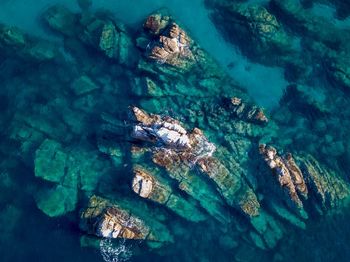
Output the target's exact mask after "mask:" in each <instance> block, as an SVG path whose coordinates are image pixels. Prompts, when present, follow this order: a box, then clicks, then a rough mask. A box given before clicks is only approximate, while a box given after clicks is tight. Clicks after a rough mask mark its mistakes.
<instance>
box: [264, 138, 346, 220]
mask: <svg viewBox="0 0 350 262" xmlns="http://www.w3.org/2000/svg"><path fill="white" fill-rule="evenodd" d="M259 152H260V154H261V155H262V157H263V159H264V161H265V163H266V164H267V166H268V167H269V169H270V170H271V171H272V173H273V175H274V176H275V177H276V178H277V181H278V183H279V185H280V187H282V188H284V189H285V191H286V194H285V195H284V196H281V198H282V199H284V200H283V202H284V203H285V208H287V209H289V210H290V212H293V213H295V214H297V215H298V216H299V218H300V219H307V218H308V217H310V216H312V215H314V214H315V213H316V214H317V213H318V214H322V213H323V212H327V210H329V209H330V208H334V207H336V206H338V205H340V203H341V201H344V200H345V199H347V198H348V196H349V193H350V191H349V186H348V185H347V183H346V182H345V181H344V180H342V178H340V177H339V176H338V175H336V173H335V172H334V171H331V170H330V169H328V168H326V167H324V166H322V165H321V164H320V163H319V162H318V161H317V160H316V159H315V158H314V157H312V156H311V155H308V154H303V153H300V154H298V155H297V156H295V157H293V156H292V154H291V153H287V154H285V155H282V156H280V155H278V152H277V150H276V149H275V148H274V147H271V146H266V145H264V144H261V145H260V146H259ZM266 175H268V174H266ZM270 181H271V180H270ZM270 183H271V182H270Z"/></svg>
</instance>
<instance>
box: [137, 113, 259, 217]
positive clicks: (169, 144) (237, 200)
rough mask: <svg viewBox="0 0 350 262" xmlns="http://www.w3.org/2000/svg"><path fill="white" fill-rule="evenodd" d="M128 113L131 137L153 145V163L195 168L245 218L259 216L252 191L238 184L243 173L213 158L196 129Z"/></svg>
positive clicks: (170, 120)
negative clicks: (132, 118)
mask: <svg viewBox="0 0 350 262" xmlns="http://www.w3.org/2000/svg"><path fill="white" fill-rule="evenodd" d="M132 110H133V114H134V116H135V119H136V121H137V122H136V123H135V125H134V128H133V133H132V136H133V137H134V138H136V139H140V140H144V141H148V142H151V143H153V144H156V145H157V147H156V149H154V150H152V151H153V156H152V160H153V162H154V163H156V164H157V165H159V166H162V167H165V168H166V169H167V170H168V171H170V172H176V169H179V170H181V169H182V168H181V166H185V167H186V166H187V168H193V167H194V166H197V167H199V170H200V171H201V172H202V173H203V174H205V175H206V176H208V177H209V178H210V179H211V181H213V182H214V184H215V185H216V187H217V190H218V192H219V193H220V194H221V195H222V196H223V198H224V199H225V200H226V202H227V203H228V204H229V205H231V206H233V207H235V208H237V209H238V210H240V211H241V212H243V213H244V214H245V215H247V216H249V217H251V216H257V215H258V214H259V208H260V204H259V202H258V200H257V198H256V196H255V194H254V192H253V191H252V190H251V189H250V188H249V186H248V185H246V184H245V183H244V182H242V181H241V173H243V172H242V171H241V170H240V167H239V165H238V164H236V165H235V166H234V169H232V170H229V169H227V168H226V167H225V166H224V165H223V164H222V163H221V161H219V160H218V159H217V158H216V157H214V153H215V151H216V146H215V145H214V144H212V143H210V142H209V141H208V140H207V138H206V137H205V136H204V134H203V132H202V131H201V130H200V129H198V128H194V129H193V130H192V131H191V132H188V131H186V129H185V128H183V127H182V124H181V123H180V122H179V121H177V120H175V119H173V118H170V117H168V116H165V117H161V116H160V115H154V114H148V113H146V112H144V111H142V110H141V109H139V108H137V107H133V108H132ZM232 161H234V160H232ZM174 170H175V171H174Z"/></svg>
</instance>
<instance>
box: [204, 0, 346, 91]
mask: <svg viewBox="0 0 350 262" xmlns="http://www.w3.org/2000/svg"><path fill="white" fill-rule="evenodd" d="M304 2H305V1H304ZM206 4H207V6H208V7H210V8H211V9H212V20H213V22H214V24H216V26H217V27H218V28H219V29H220V30H221V31H223V33H224V35H227V37H228V38H229V40H230V41H231V42H233V43H234V44H236V45H238V46H239V47H240V49H241V50H242V52H243V53H244V54H245V55H246V56H248V57H249V58H250V59H252V60H254V61H257V62H259V63H263V64H267V65H278V66H282V67H283V68H284V69H285V77H286V79H288V80H289V81H293V82H305V81H309V80H310V78H312V77H313V76H314V75H315V74H319V71H322V73H325V74H327V75H328V76H329V78H330V79H331V80H334V81H333V82H334V84H335V85H336V86H341V87H348V86H349V85H348V84H349V83H348V80H347V79H348V73H347V70H346V68H347V66H346V62H345V61H346V60H348V59H344V57H348V56H349V55H348V54H349V51H348V47H347V43H348V39H349V36H350V35H349V32H348V30H345V29H341V28H337V27H336V26H335V25H333V24H332V23H329V22H328V21H326V20H325V19H324V18H323V17H321V16H317V15H315V14H314V13H312V11H310V10H308V9H307V8H305V5H303V4H302V3H300V2H299V1H292V0H290V1H289V0H288V1H273V0H271V1H269V3H268V4H266V5H256V4H249V3H231V2H230V1H207V2H206ZM345 9H346V8H345ZM290 31H291V32H292V33H293V34H291V33H288V32H290ZM305 62H306V63H305ZM307 64H315V65H318V66H316V67H314V68H311V67H308V66H307Z"/></svg>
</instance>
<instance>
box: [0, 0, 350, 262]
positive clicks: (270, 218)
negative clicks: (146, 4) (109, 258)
mask: <svg viewBox="0 0 350 262" xmlns="http://www.w3.org/2000/svg"><path fill="white" fill-rule="evenodd" d="M78 2H79V5H80V7H81V9H82V10H80V11H77V10H75V11H72V10H70V9H68V8H67V7H65V6H63V5H54V6H49V7H48V8H47V9H46V10H44V11H43V13H42V17H41V20H40V22H41V24H42V25H43V27H45V28H46V30H49V31H50V33H51V34H52V35H53V36H54V37H53V39H52V40H50V41H49V40H46V39H43V38H39V37H36V36H31V34H30V33H28V32H24V31H22V30H21V29H19V28H16V27H13V26H11V25H0V51H1V54H0V58H1V59H2V60H1V61H0V65H1V68H2V72H4V74H1V75H0V79H1V85H2V90H1V91H0V110H1V112H2V114H3V117H2V118H1V119H0V121H1V125H0V132H1V134H2V140H3V142H2V143H1V146H0V149H1V150H0V155H1V161H0V163H2V167H3V168H2V171H1V172H0V175H1V177H2V179H1V181H0V192H8V190H9V188H13V190H14V192H16V190H18V191H19V190H23V191H25V192H26V194H27V195H26V201H32V202H30V203H31V207H33V208H34V209H35V210H36V211H37V212H38V213H39V214H40V216H43V217H44V218H45V219H47V220H49V221H54V222H57V221H59V223H58V224H60V225H62V224H64V225H66V224H69V225H74V226H72V227H74V233H75V234H77V235H78V236H79V237H81V241H80V244H81V246H82V247H83V248H91V247H94V248H96V247H97V248H101V246H99V244H98V243H103V242H102V241H105V240H106V239H108V240H111V241H118V239H119V240H120V239H124V240H125V241H126V243H127V244H129V243H132V245H134V246H133V248H134V252H135V256H136V257H137V256H141V255H142V254H147V255H149V256H150V257H155V258H157V259H158V260H157V259H156V260H155V261H159V259H160V258H161V260H162V261H204V260H201V258H203V257H205V258H207V260H205V261H215V260H217V261H286V260H287V259H288V256H289V254H288V253H287V252H282V251H285V250H289V249H291V250H296V249H297V248H301V249H303V247H299V246H297V247H295V243H294V244H292V243H291V242H290V241H289V240H288V239H289V238H290V236H292V235H293V237H294V239H299V240H298V243H297V244H298V245H301V246H302V245H303V243H302V242H300V241H303V239H300V238H302V236H304V235H306V234H308V232H309V231H308V230H310V228H313V227H314V226H315V225H319V224H320V223H321V224H322V221H325V220H327V219H328V218H329V217H331V216H342V215H343V214H344V212H345V210H346V208H347V207H348V200H349V193H350V187H349V177H348V174H347V170H348V169H349V168H350V164H349V163H350V142H349V141H350V135H349V132H348V128H347V127H348V126H350V120H349V119H350V118H349V116H350V107H349V106H348V105H349V104H348V103H349V88H350V71H349V70H350V69H349V61H350V60H349V57H350V55H349V54H350V53H349V51H350V46H349V44H348V43H349V42H348V40H349V36H350V34H349V30H347V29H344V28H337V27H336V25H333V24H330V23H325V22H324V20H323V19H322V18H321V17H319V16H317V15H316V14H314V13H312V11H311V6H312V5H313V4H318V3H319V2H321V3H325V4H327V5H328V4H329V5H332V6H335V7H336V8H337V10H338V11H337V13H338V15H339V16H340V17H342V18H345V17H347V16H348V15H349V13H348V12H347V11H346V10H348V9H349V8H347V9H345V8H346V7H347V5H346V4H344V3H342V2H341V1H326V0H324V1H303V2H300V3H299V1H292V0H285V1H277V0H276V1H275V0H271V1H264V3H263V4H257V3H254V4H251V3H250V2H249V1H229V0H215V1H214V0H213V1H206V5H207V8H208V10H209V12H210V14H211V19H212V21H213V23H214V24H215V25H216V26H217V28H218V29H219V32H220V33H222V35H223V36H224V38H225V39H226V40H227V41H229V42H230V43H231V44H232V45H233V48H235V47H236V46H237V47H238V48H239V50H240V52H241V53H242V55H243V56H246V57H247V58H248V59H249V60H251V61H253V62H254V63H259V64H262V65H265V66H278V67H281V68H283V70H284V72H285V79H286V81H288V85H287V86H285V87H283V88H284V90H283V96H282V97H281V99H280V101H279V104H278V105H277V106H276V107H274V108H271V109H265V108H263V107H261V106H260V105H259V104H257V103H256V101H255V100H254V99H253V98H252V96H251V95H250V94H249V93H248V92H247V90H246V87H245V86H242V85H241V84H238V82H237V81H236V80H235V77H232V76H229V75H228V73H227V72H226V70H225V68H224V67H223V66H222V65H220V64H218V63H217V62H216V61H215V59H213V58H212V57H211V56H210V54H209V53H208V52H207V51H206V50H205V49H203V48H202V47H201V46H200V45H199V44H198V43H197V41H196V39H195V38H194V37H192V36H191V32H190V31H189V30H187V28H186V26H185V24H186V23H185V22H186V21H178V19H176V17H173V16H172V15H171V14H170V12H169V11H168V10H163V9H161V10H156V11H154V12H153V13H151V14H150V15H149V16H148V17H145V19H144V20H143V21H140V23H138V24H137V25H133V26H131V25H125V24H123V23H122V22H121V21H119V20H118V19H117V18H115V17H114V16H113V15H112V14H111V13H110V12H108V11H106V10H94V9H92V8H91V2H90V1H78ZM182 22H183V24H182ZM203 37H205V36H203ZM319 76H322V79H323V80H324V82H322V81H318V82H317V81H316V79H317V77H319ZM259 81H265V82H267V81H266V79H261V80H259ZM271 81H273V80H271ZM321 82H322V83H323V84H321ZM266 84H267V85H268V84H269V83H266ZM312 84H313V85H316V86H312V87H311V85H312ZM315 93H317V95H315ZM272 95H273V94H271V96H272ZM24 170H25V171H26V178H25V179H24V180H23V181H16V179H15V178H14V179H12V177H15V176H12V177H11V176H10V175H11V174H15V173H16V172H17V173H18V172H24ZM10 178H11V179H10ZM16 185H17V186H16ZM0 194H2V193H0ZM15 194H17V193H15ZM12 195H13V194H12ZM0 201H4V202H5V201H8V200H7V199H6V198H3V200H0ZM28 206H29V205H28ZM4 210H5V211H3V212H5V215H4V216H5V217H6V214H7V213H13V214H14V217H15V216H16V217H18V220H20V217H21V216H23V217H24V215H23V214H22V213H21V212H20V211H18V210H17V207H16V202H15V201H14V204H13V205H9V206H8V207H7V208H6V209H4ZM23 213H24V212H23ZM3 214H4V213H3ZM16 221H17V220H16ZM14 223H15V222H14ZM6 224H7V225H8V226H9V227H10V223H6ZM64 230H67V231H69V230H71V228H68V227H64ZM71 231H73V230H71ZM76 231H78V232H79V233H77V232H76ZM96 243H97V244H96ZM316 244H317V243H315V244H314V245H316ZM208 245H210V246H212V248H210V249H209V248H208ZM309 245H311V244H309ZM308 247H309V246H308ZM310 249H311V248H310ZM188 250H192V251H193V252H190V253H188V252H187V251H188ZM140 254H141V255H140ZM299 256H300V254H297V255H296V258H299ZM300 261H302V260H300Z"/></svg>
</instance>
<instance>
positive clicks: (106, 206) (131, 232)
mask: <svg viewBox="0 0 350 262" xmlns="http://www.w3.org/2000/svg"><path fill="white" fill-rule="evenodd" d="M80 219H81V220H80V227H81V229H82V230H84V231H86V232H87V233H88V234H93V235H95V236H98V237H103V238H124V239H132V240H149V241H156V242H164V241H169V240H170V239H161V238H158V236H164V234H163V233H162V232H160V234H159V235H158V234H157V232H155V231H152V228H150V226H149V225H147V224H146V223H145V222H144V221H143V220H142V219H141V218H139V217H137V216H135V215H133V214H132V213H130V211H129V210H127V209H125V208H123V207H121V206H120V205H118V204H117V203H114V202H112V201H109V200H107V199H103V198H101V197H98V196H92V197H91V198H90V200H89V203H88V205H87V207H86V208H85V209H84V210H83V211H82V212H81V217H80Z"/></svg>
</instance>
